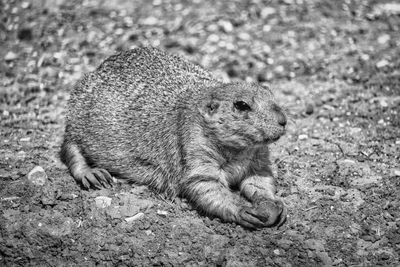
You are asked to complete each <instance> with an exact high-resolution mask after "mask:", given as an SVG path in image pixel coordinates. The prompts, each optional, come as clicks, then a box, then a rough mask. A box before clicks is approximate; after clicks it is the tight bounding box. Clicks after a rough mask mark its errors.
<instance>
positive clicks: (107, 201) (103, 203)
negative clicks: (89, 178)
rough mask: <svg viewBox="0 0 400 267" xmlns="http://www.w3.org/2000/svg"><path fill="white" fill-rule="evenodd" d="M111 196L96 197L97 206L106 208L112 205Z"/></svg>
mask: <svg viewBox="0 0 400 267" xmlns="http://www.w3.org/2000/svg"><path fill="white" fill-rule="evenodd" d="M111 200H112V199H111V198H110V197H105V196H99V197H96V198H95V199H94V201H95V203H96V206H97V207H98V208H100V209H104V208H106V207H108V206H110V205H111Z"/></svg>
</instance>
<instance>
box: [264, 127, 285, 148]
mask: <svg viewBox="0 0 400 267" xmlns="http://www.w3.org/2000/svg"><path fill="white" fill-rule="evenodd" d="M285 132H286V131H285V129H284V128H283V130H281V131H279V132H278V133H276V134H274V135H272V136H266V137H265V138H264V142H265V143H267V144H272V143H275V142H276V141H278V140H279V139H280V138H281V137H282V136H283V135H284V134H285Z"/></svg>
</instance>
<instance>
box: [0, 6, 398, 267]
mask: <svg viewBox="0 0 400 267" xmlns="http://www.w3.org/2000/svg"><path fill="white" fill-rule="evenodd" d="M0 16H1V23H0V58H1V60H0V125H1V128H0V209H1V210H0V233H1V234H0V265H2V266H74V265H79V266H94V265H100V266H151V265H152V266H379V265H380V266H399V257H400V163H399V162H400V159H399V158H400V115H399V113H400V57H399V55H400V29H399V28H400V4H399V3H398V2H397V1H395V0H392V1H373V0H360V1H352V0H346V1H322V0H320V1H308V0H280V1H277V0H273V1H261V0H258V1H256V0H255V1H239V0H236V1H234V0H231V1H220V2H214V1H211V0H209V1H193V3H191V4H189V3H188V2H187V1H182V0H167V1H159V0H154V1H152V2H145V1H128V0H117V1H99V3H98V2H97V1H83V0H82V1H80V0H77V1H64V0H57V1H52V0H32V1H11V0H3V1H1V2H0ZM142 45H152V46H157V47H160V48H162V49H164V50H167V51H169V52H170V53H174V54H179V55H182V56H183V57H185V58H187V59H189V60H191V61H193V62H196V63H198V64H201V65H203V66H204V67H205V68H207V69H209V70H211V71H212V72H213V73H214V74H215V75H216V76H217V77H218V78H220V79H221V80H224V81H232V80H237V79H240V80H246V81H249V82H250V81H256V82H260V83H262V84H263V85H265V86H271V87H272V88H273V90H274V92H275V95H276V98H277V100H278V102H280V103H282V104H283V105H284V106H285V107H286V109H287V113H288V115H289V117H290V123H289V127H288V132H287V134H286V135H285V136H284V137H283V138H282V139H281V140H279V141H278V142H277V143H275V144H272V145H271V150H272V151H273V153H272V161H273V162H274V164H275V172H276V176H277V183H278V195H279V196H281V197H282V198H283V200H284V202H285V203H286V205H287V207H288V214H289V216H288V220H287V222H286V224H285V225H283V226H282V227H280V228H279V229H276V228H265V229H260V230H255V231H251V230H248V229H244V228H242V227H240V226H237V225H235V224H230V223H223V222H221V221H219V220H218V219H215V218H209V217H206V216H203V215H202V214H199V213H198V212H197V211H196V210H195V209H194V208H193V207H192V206H191V205H190V204H188V203H187V202H186V201H185V200H183V199H179V198H177V199H166V198H164V197H163V196H162V195H158V194H156V193H154V192H152V191H150V190H149V189H148V188H146V187H143V186H136V185H127V184H115V185H114V187H113V188H109V189H103V190H89V191H87V190H83V189H82V188H81V187H80V186H79V185H77V184H76V183H75V182H74V180H73V178H72V177H71V176H70V175H69V173H68V171H67V169H66V167H65V166H63V164H62V163H61V162H60V160H59V158H58V151H59V146H60V143H61V141H62V136H63V128H64V115H65V107H66V101H67V99H68V95H69V91H70V90H71V88H72V87H73V85H74V83H75V82H76V81H77V80H78V79H79V78H81V77H82V76H83V74H84V73H86V72H89V71H92V70H94V69H95V68H96V67H97V66H98V65H99V64H100V63H101V62H102V61H103V60H104V59H105V58H106V57H107V56H110V55H112V54H115V53H117V52H118V51H121V50H126V49H129V48H133V47H137V46H142Z"/></svg>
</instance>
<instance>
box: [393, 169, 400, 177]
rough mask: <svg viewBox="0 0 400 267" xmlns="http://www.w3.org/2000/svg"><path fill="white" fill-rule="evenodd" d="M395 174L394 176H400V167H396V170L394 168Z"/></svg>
mask: <svg viewBox="0 0 400 267" xmlns="http://www.w3.org/2000/svg"><path fill="white" fill-rule="evenodd" d="M393 174H394V176H396V177H400V170H399V169H394V170H393Z"/></svg>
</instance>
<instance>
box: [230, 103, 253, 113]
mask: <svg viewBox="0 0 400 267" xmlns="http://www.w3.org/2000/svg"><path fill="white" fill-rule="evenodd" d="M233 106H234V107H235V108H236V109H237V110H240V111H249V110H251V107H250V106H249V104H247V103H246V102H244V101H236V102H235V103H233Z"/></svg>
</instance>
